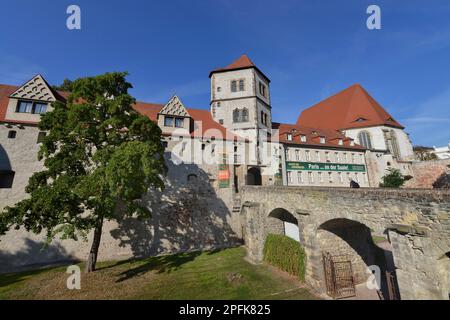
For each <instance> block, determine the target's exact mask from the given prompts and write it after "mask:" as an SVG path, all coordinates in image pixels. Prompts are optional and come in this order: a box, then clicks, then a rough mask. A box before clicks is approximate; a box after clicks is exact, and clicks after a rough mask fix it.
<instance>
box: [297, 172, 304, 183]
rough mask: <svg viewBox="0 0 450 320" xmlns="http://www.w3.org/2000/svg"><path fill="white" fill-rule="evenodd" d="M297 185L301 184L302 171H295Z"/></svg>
mask: <svg viewBox="0 0 450 320" xmlns="http://www.w3.org/2000/svg"><path fill="white" fill-rule="evenodd" d="M297 179H298V183H303V171H297Z"/></svg>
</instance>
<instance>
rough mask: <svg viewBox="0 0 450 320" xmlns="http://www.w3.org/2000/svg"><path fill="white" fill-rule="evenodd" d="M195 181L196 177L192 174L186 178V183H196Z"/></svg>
mask: <svg viewBox="0 0 450 320" xmlns="http://www.w3.org/2000/svg"><path fill="white" fill-rule="evenodd" d="M197 179H198V177H197V175H196V174H193V173H191V174H190V175H188V176H187V181H188V182H191V183H196V182H197Z"/></svg>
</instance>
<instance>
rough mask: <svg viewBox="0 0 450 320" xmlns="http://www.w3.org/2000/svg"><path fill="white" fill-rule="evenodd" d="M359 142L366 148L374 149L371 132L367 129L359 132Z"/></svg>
mask: <svg viewBox="0 0 450 320" xmlns="http://www.w3.org/2000/svg"><path fill="white" fill-rule="evenodd" d="M358 141H359V144H360V145H362V146H363V147H364V148H366V149H372V141H371V138H370V134H369V133H368V132H367V131H361V132H360V133H359V134H358Z"/></svg>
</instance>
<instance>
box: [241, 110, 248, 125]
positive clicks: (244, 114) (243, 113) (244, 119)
mask: <svg viewBox="0 0 450 320" xmlns="http://www.w3.org/2000/svg"><path fill="white" fill-rule="evenodd" d="M242 121H243V122H247V121H248V110H247V108H244V109H243V110H242Z"/></svg>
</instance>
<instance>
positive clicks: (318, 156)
mask: <svg viewBox="0 0 450 320" xmlns="http://www.w3.org/2000/svg"><path fill="white" fill-rule="evenodd" d="M316 160H317V162H320V161H321V160H320V152H319V151H316Z"/></svg>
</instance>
